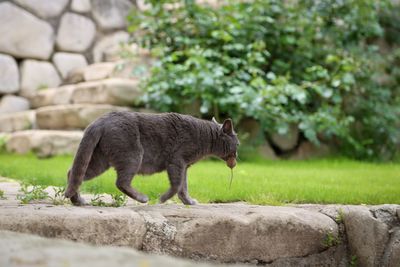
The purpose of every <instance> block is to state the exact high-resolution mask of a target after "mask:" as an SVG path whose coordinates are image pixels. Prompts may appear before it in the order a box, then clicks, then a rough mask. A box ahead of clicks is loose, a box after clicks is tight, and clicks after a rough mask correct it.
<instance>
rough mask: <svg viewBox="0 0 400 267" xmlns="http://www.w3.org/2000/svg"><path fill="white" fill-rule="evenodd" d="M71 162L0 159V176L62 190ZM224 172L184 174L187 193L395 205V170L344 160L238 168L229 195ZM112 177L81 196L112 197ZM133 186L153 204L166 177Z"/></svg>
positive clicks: (210, 198)
mask: <svg viewBox="0 0 400 267" xmlns="http://www.w3.org/2000/svg"><path fill="white" fill-rule="evenodd" d="M71 162H72V157H70V156H62V157H55V158H50V159H37V158H36V157H35V156H34V155H25V156H21V155H10V154H0V175H1V176H6V177H10V178H14V179H18V180H22V181H26V182H29V183H34V184H41V185H56V186H64V185H65V183H66V173H67V170H68V168H69V166H70V165H71ZM229 177H230V170H229V168H228V167H226V165H225V163H224V162H222V161H202V162H199V163H197V164H195V165H194V166H192V167H191V168H190V169H189V192H190V193H191V195H192V197H193V198H196V199H197V200H199V201H200V202H201V203H205V202H233V201H246V202H249V203H254V204H272V205H281V204H285V203H341V204H383V203H392V204H400V164H398V163H386V164H376V163H364V162H357V161H350V160H346V159H326V160H313V161H260V160H258V161H256V162H253V163H250V162H239V164H238V166H237V167H236V168H235V169H234V178H233V183H232V188H231V189H229ZM114 183H115V172H114V171H113V170H110V171H108V172H106V173H104V174H103V175H102V176H100V177H98V178H96V179H94V180H92V181H88V182H85V183H84V184H83V186H82V191H84V192H92V193H109V194H115V193H117V192H118V190H117V189H116V187H115V185H114ZM133 186H134V187H135V188H137V189H138V190H139V191H141V192H143V193H146V194H147V195H149V197H150V199H152V200H153V201H155V200H156V199H157V198H158V197H159V196H160V195H161V194H162V193H163V192H164V191H166V190H167V188H168V179H167V176H166V173H165V172H164V173H159V174H155V175H152V176H146V177H143V176H138V177H135V179H134V181H133Z"/></svg>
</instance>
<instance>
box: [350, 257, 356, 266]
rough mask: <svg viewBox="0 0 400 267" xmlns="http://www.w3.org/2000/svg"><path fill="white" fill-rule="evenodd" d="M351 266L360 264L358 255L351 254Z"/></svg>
mask: <svg viewBox="0 0 400 267" xmlns="http://www.w3.org/2000/svg"><path fill="white" fill-rule="evenodd" d="M349 266H350V267H356V266H358V259H357V256H356V255H353V256H351V259H350V262H349Z"/></svg>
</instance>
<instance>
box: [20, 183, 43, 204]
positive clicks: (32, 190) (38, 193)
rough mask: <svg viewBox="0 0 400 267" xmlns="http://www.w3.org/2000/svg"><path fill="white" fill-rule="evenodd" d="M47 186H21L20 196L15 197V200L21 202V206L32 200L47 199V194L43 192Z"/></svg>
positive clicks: (24, 184) (23, 184)
mask: <svg viewBox="0 0 400 267" xmlns="http://www.w3.org/2000/svg"><path fill="white" fill-rule="evenodd" d="M46 188H47V186H43V185H29V184H26V183H22V184H21V189H20V190H19V192H21V193H22V194H18V195H17V199H18V200H20V201H21V203H22V204H28V203H30V202H31V201H33V200H43V199H47V198H48V197H49V194H48V193H47V192H46V191H45V189H46Z"/></svg>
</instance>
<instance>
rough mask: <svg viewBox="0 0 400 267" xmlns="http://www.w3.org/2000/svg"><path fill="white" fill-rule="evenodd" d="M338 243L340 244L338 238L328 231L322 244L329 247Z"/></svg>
mask: <svg viewBox="0 0 400 267" xmlns="http://www.w3.org/2000/svg"><path fill="white" fill-rule="evenodd" d="M338 244H340V240H339V238H338V237H335V236H334V235H333V233H332V232H328V233H327V234H326V237H325V239H324V246H325V247H327V248H330V247H333V246H336V245H338Z"/></svg>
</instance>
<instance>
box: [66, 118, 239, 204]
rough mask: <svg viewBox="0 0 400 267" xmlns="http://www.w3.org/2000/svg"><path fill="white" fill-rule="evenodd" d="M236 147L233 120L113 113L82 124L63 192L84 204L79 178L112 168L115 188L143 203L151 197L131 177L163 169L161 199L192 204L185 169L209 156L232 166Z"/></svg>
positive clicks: (233, 165) (85, 178)
mask: <svg viewBox="0 0 400 267" xmlns="http://www.w3.org/2000/svg"><path fill="white" fill-rule="evenodd" d="M238 145H239V140H238V138H237V136H236V134H235V132H234V129H233V123H232V120H231V119H227V120H225V121H224V122H223V124H219V123H217V122H216V121H215V120H214V119H213V121H206V120H200V119H197V118H194V117H192V116H188V115H181V114H177V113H162V114H145V113H136V112H111V113H108V114H106V115H104V116H103V117H101V118H99V119H97V120H96V121H94V122H93V123H92V124H90V125H89V126H88V127H87V128H86V130H85V133H84V136H83V139H82V141H81V143H80V145H79V148H78V151H77V153H76V156H75V159H74V163H73V165H72V168H71V169H70V170H69V171H68V187H67V190H66V192H65V196H66V197H67V198H70V199H71V202H72V203H73V204H74V205H84V204H85V202H84V200H83V199H82V198H81V197H80V195H79V191H78V189H79V186H80V185H81V184H82V181H83V180H90V179H92V178H94V177H96V176H99V175H100V174H102V173H103V172H105V171H106V170H107V169H109V168H110V167H111V166H112V167H114V168H115V170H116V172H117V181H116V186H117V187H118V189H119V190H121V191H122V192H123V193H125V194H126V195H128V196H129V197H131V198H133V199H135V200H137V201H139V202H142V203H146V202H147V201H148V200H149V198H148V197H147V196H146V195H144V194H142V193H140V192H138V191H137V190H135V189H134V188H132V187H131V181H132V179H133V177H134V175H136V174H153V173H156V172H161V171H164V170H167V173H168V177H169V181H170V184H171V187H170V189H169V190H168V191H167V192H166V193H164V194H163V195H162V196H161V197H160V202H161V203H162V202H165V201H167V200H168V199H170V198H171V197H173V196H174V195H175V194H176V193H178V196H179V199H180V200H181V201H182V202H183V203H184V204H186V205H194V204H196V201H195V200H194V199H192V198H190V196H189V193H188V185H187V175H186V174H187V168H188V167H189V166H190V165H192V164H193V163H195V162H197V161H198V160H200V159H202V158H203V157H205V156H208V155H215V156H217V157H219V158H221V159H223V160H224V161H226V163H227V165H228V166H229V167H230V168H233V167H235V165H236V156H237V152H236V150H237V146H238Z"/></svg>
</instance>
